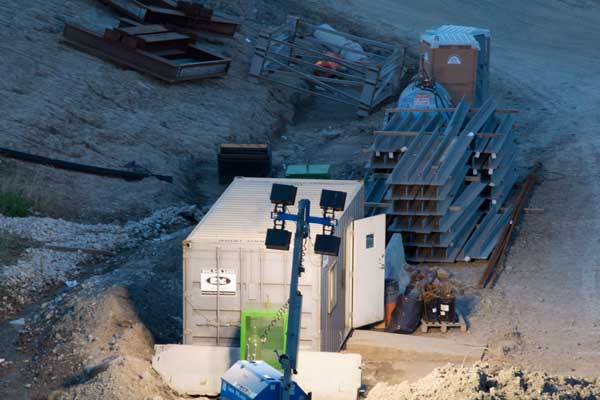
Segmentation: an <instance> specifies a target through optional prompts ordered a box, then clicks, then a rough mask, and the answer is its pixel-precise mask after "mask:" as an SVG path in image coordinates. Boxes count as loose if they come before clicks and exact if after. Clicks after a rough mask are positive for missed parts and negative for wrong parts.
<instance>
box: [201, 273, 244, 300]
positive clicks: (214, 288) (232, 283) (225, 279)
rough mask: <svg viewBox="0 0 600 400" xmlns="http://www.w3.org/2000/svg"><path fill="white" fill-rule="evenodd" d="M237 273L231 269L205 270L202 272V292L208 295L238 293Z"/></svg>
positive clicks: (233, 294) (231, 294)
mask: <svg viewBox="0 0 600 400" xmlns="http://www.w3.org/2000/svg"><path fill="white" fill-rule="evenodd" d="M236 278H237V277H236V275H235V272H234V271H233V270H231V269H223V268H221V269H218V270H217V269H216V268H211V269H203V270H202V271H201V272H200V292H201V293H202V294H207V295H216V294H217V293H219V294H220V295H230V296H235V294H236V293H237V289H236V283H237V279H236Z"/></svg>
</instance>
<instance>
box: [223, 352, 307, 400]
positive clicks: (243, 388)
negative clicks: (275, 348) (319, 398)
mask: <svg viewBox="0 0 600 400" xmlns="http://www.w3.org/2000/svg"><path fill="white" fill-rule="evenodd" d="M282 376H283V375H282V374H281V373H280V372H279V371H277V370H274V369H273V368H272V367H271V366H270V365H269V364H267V363H265V362H263V361H246V360H240V361H238V362H236V363H235V364H234V365H233V367H231V368H230V369H229V370H228V371H227V372H226V373H225V375H223V378H222V380H221V381H222V384H221V394H220V395H219V399H220V400H232V399H235V400H238V399H248V400H278V399H279V394H280V392H281V385H282V381H281V377H282ZM308 399H310V397H309V396H308V395H307V394H306V393H304V391H303V390H302V389H301V388H300V386H298V384H297V383H296V382H292V389H291V393H290V400H308Z"/></svg>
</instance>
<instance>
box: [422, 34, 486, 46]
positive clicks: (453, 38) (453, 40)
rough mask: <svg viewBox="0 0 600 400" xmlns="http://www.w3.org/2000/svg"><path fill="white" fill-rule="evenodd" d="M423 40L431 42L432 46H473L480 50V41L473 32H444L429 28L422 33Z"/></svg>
mask: <svg viewBox="0 0 600 400" xmlns="http://www.w3.org/2000/svg"><path fill="white" fill-rule="evenodd" d="M421 40H422V41H424V42H427V43H429V46H431V47H432V48H437V47H440V46H455V45H458V46H471V48H473V49H477V50H480V48H479V42H477V40H475V37H474V36H473V35H472V34H469V33H464V32H456V33H453V32H443V31H438V30H428V31H426V33H424V34H422V35H421Z"/></svg>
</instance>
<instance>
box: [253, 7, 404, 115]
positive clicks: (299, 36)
mask: <svg viewBox="0 0 600 400" xmlns="http://www.w3.org/2000/svg"><path fill="white" fill-rule="evenodd" d="M406 47H407V46H406V45H404V44H393V45H392V44H387V43H383V42H379V41H376V40H371V39H366V38H362V37H360V36H356V35H352V34H350V33H345V32H340V31H337V30H335V29H334V28H332V27H331V26H329V25H327V24H323V25H318V26H317V25H313V24H310V23H308V22H306V21H305V20H302V19H300V18H298V17H294V16H289V17H288V20H287V23H286V24H285V25H282V26H280V27H278V28H276V29H275V30H272V31H266V30H265V31H262V32H261V33H260V35H259V37H258V40H257V45H256V51H255V54H254V57H253V59H252V64H251V67H250V74H252V75H254V76H256V77H261V78H264V79H268V80H270V81H271V82H275V83H278V84H281V85H284V86H287V87H291V88H293V89H296V90H300V91H308V92H310V93H312V94H316V95H319V96H323V97H326V98H329V99H332V100H336V101H340V102H342V103H346V104H351V105H354V106H356V107H358V115H361V116H366V115H368V114H370V113H371V112H372V111H373V110H374V109H375V108H376V107H377V106H378V105H380V104H382V103H383V102H384V101H385V100H387V99H388V98H389V97H390V96H393V95H395V94H396V93H397V91H398V89H399V87H400V79H401V78H402V75H403V74H404V56H405V53H406ZM306 84H308V85H306Z"/></svg>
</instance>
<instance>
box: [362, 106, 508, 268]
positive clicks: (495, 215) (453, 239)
mask: <svg viewBox="0 0 600 400" xmlns="http://www.w3.org/2000/svg"><path fill="white" fill-rule="evenodd" d="M506 111H507V110H497V107H496V103H495V101H494V100H493V99H489V100H487V101H486V102H485V103H484V104H483V105H482V107H481V108H479V109H471V110H470V108H469V105H468V104H467V102H466V101H464V99H463V100H462V101H461V102H460V103H459V104H458V106H457V107H456V109H433V110H430V112H427V111H425V112H414V111H413V112H397V113H394V115H393V116H392V117H391V118H390V119H389V121H387V123H386V125H385V127H384V130H383V131H378V132H376V137H375V140H374V143H373V146H372V147H371V149H370V150H371V161H370V168H371V169H372V170H373V171H374V172H375V179H373V180H371V181H370V183H369V185H368V186H369V188H368V189H367V201H368V202H370V204H371V205H372V206H374V207H379V208H381V207H385V208H386V213H387V214H388V215H390V216H392V218H393V221H392V223H391V225H390V226H389V228H388V230H389V231H390V232H393V233H400V234H402V239H403V242H404V247H405V253H406V259H407V260H408V261H412V262H454V261H456V260H467V261H468V260H471V259H487V258H488V257H489V256H490V254H491V252H492V250H493V249H494V246H495V245H496V243H497V242H498V240H499V237H500V233H501V231H502V228H503V227H504V226H505V225H506V224H507V223H508V222H509V217H510V206H507V199H508V197H509V195H510V193H511V189H512V188H513V185H514V183H515V182H516V180H517V176H516V173H515V171H514V168H513V166H512V160H513V156H514V146H515V144H514V134H513V133H512V127H513V123H514V118H513V116H512V115H511V114H510V113H507V112H506ZM470 114H471V116H469V115H470ZM377 196H379V198H377Z"/></svg>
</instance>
